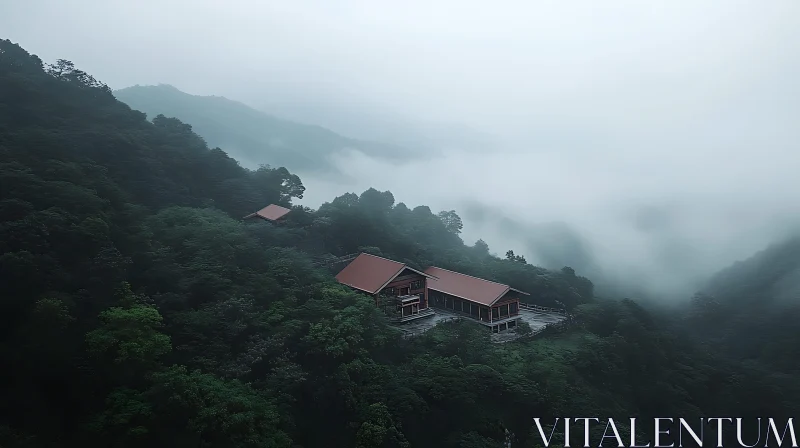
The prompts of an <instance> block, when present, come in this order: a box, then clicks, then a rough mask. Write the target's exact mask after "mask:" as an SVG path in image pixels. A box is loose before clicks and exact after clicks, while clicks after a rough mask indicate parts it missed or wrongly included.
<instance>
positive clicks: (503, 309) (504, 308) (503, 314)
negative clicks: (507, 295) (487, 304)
mask: <svg viewBox="0 0 800 448" xmlns="http://www.w3.org/2000/svg"><path fill="white" fill-rule="evenodd" d="M500 317H508V306H507V305H503V306H501V307H500Z"/></svg>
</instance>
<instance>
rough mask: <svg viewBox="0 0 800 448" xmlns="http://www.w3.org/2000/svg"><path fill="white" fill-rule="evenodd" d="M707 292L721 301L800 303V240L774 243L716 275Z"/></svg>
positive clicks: (799, 238) (710, 281)
mask: <svg viewBox="0 0 800 448" xmlns="http://www.w3.org/2000/svg"><path fill="white" fill-rule="evenodd" d="M703 289H704V292H705V293H706V294H710V295H713V296H715V297H717V298H718V299H721V300H726V301H734V302H742V303H748V302H751V303H759V304H762V305H763V304H765V303H766V302H773V301H786V302H796V303H798V304H800V237H798V238H793V239H790V240H787V241H784V242H781V243H779V244H774V245H772V246H770V247H768V248H766V249H764V250H762V251H761V252H758V253H757V254H755V255H753V256H752V257H750V258H748V259H747V260H744V261H739V262H736V263H734V264H733V265H732V266H730V267H728V268H725V269H723V270H722V271H720V272H718V273H717V274H715V275H714V276H713V277H712V278H711V279H710V280H709V282H708V284H707V285H706V287H705V288H703Z"/></svg>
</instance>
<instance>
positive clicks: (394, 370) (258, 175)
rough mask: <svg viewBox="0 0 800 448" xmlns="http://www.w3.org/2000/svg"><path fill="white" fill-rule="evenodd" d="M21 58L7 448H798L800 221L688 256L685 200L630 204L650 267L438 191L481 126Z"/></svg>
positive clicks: (6, 358)
mask: <svg viewBox="0 0 800 448" xmlns="http://www.w3.org/2000/svg"><path fill="white" fill-rule="evenodd" d="M28 50H33V48H29V49H25V48H22V47H21V46H20V45H18V44H16V43H14V42H12V41H11V40H0V320H2V325H0V359H2V360H3V363H2V365H3V368H2V369H0V397H2V400H0V447H3V448H7V447H8V448H13V447H61V446H104V447H105V446H107V447H153V446H158V447H160V446H164V447H276V448H278V447H284V448H293V447H294V448H301V447H306V448H311V447H357V448H416V447H421V448H425V447H430V448H434V447H436V448H440V447H453V448H455V447H458V448H490V447H491V448H494V447H506V448H509V447H511V446H513V447H514V448H517V447H531V448H533V447H567V446H570V445H569V441H570V440H571V441H572V442H571V443H572V446H583V445H584V444H583V442H582V441H583V440H584V437H585V440H587V441H589V440H592V441H602V440H605V444H606V446H618V443H617V442H618V441H619V444H620V445H619V446H627V445H626V444H627V443H628V440H630V441H634V440H635V443H641V444H642V445H641V446H647V445H645V444H646V443H647V441H656V442H655V445H652V444H651V445H649V446H654V447H655V446H687V447H690V446H715V447H716V446H745V445H743V444H742V442H741V440H743V439H742V432H743V433H744V440H746V441H748V443H750V441H752V440H755V439H756V437H755V434H756V432H758V434H759V444H758V446H762V445H761V443H762V441H765V442H763V443H764V444H765V445H764V446H797V445H796V442H792V441H794V440H795V435H794V432H793V431H794V430H793V429H792V432H791V436H790V435H789V432H786V431H784V432H782V433H780V431H783V429H784V427H786V428H789V427H791V428H793V426H792V425H793V424H792V423H791V422H792V419H793V418H796V417H797V415H796V414H797V410H798V403H800V377H799V376H798V375H799V374H800V326H798V324H797V323H798V321H800V232H798V230H800V228H797V227H792V226H789V225H787V226H785V227H781V229H780V230H779V231H778V230H776V231H775V232H774V233H771V234H770V236H773V237H774V238H772V241H770V242H765V241H764V242H763V243H764V244H761V243H762V240H761V239H758V238H755V237H754V238H753V239H751V240H749V241H750V243H749V244H750V245H749V246H747V245H741V246H737V247H736V248H735V250H731V251H727V252H725V251H721V252H720V253H719V254H716V255H715V256H714V257H711V258H704V259H703V260H698V257H700V256H701V255H700V254H702V253H703V252H704V251H705V249H704V248H703V247H702V246H698V245H693V244H691V242H689V240H688V239H685V238H683V236H682V235H683V234H679V232H678V231H677V230H674V229H677V228H680V225H683V224H682V223H679V224H675V226H674V227H673V228H668V227H669V226H668V224H669V222H677V221H678V219H677V218H674V217H675V216H677V215H680V214H681V213H680V211H681V210H684V209H682V208H680V207H678V206H675V208H673V209H670V210H672V212H670V211H669V210H668V211H665V210H666V209H665V208H659V207H656V206H652V207H649V206H646V205H641V206H640V205H636V206H635V207H632V210H634V211H633V212H630V213H631V216H633V217H632V218H630V219H628V218H626V219H628V221H626V222H629V223H631V222H632V223H634V224H632V225H634V226H636V228H637V229H639V230H640V231H641V232H642V234H646V235H656V236H654V237H653V239H652V240H647V244H650V243H651V242H652V241H657V242H658V247H657V250H654V251H653V252H652V253H654V254H658V257H655V256H654V257H653V258H658V260H654V259H646V258H642V257H643V256H644V255H643V254H645V252H641V251H638V252H637V251H636V250H633V249H631V250H628V247H629V246H626V244H629V245H630V247H633V245H634V243H635V241H634V239H633V237H630V239H624V238H627V236H624V235H625V234H627V233H629V231H628V229H624V230H622V231H619V232H618V233H617V234H618V235H623V236H620V239H619V240H612V239H611V237H610V236H609V237H608V238H609V239H608V240H605V239H604V238H605V236H607V235H610V233H602V232H600V231H598V232H596V233H592V229H591V227H592V225H594V224H592V223H595V221H591V222H590V224H587V225H585V226H584V227H580V226H579V225H576V226H573V225H572V224H570V221H569V220H568V218H569V217H565V218H564V219H563V220H558V219H552V220H551V219H549V217H548V219H545V218H542V219H539V220H534V221H531V220H527V219H525V218H524V217H523V215H522V214H521V213H516V212H517V211H518V210H514V209H513V208H512V207H509V206H508V204H507V202H504V201H506V200H507V198H504V196H507V195H508V194H509V192H508V191H503V190H501V189H498V188H495V187H494V184H491V185H490V184H489V183H484V182H489V181H488V180H487V181H484V180H483V179H482V177H481V176H480V175H478V173H475V172H476V171H479V169H480V168H481V167H480V166H470V167H468V169H467V168H465V171H463V172H462V173H466V172H468V171H471V172H473V174H474V176H472V177H471V178H470V179H468V181H467V180H465V178H466V177H467V176H466V174H465V175H464V176H459V175H456V174H453V173H458V172H459V171H453V172H450V173H449V174H448V172H446V171H445V170H444V169H443V168H442V167H443V166H444V165H445V164H447V163H450V162H449V161H450V160H452V159H450V158H446V157H444V156H443V154H454V153H453V151H454V150H453V149H452V147H450V148H446V149H442V148H445V147H446V146H447V145H451V146H452V145H457V144H458V142H459V141H460V140H457V139H455V138H454V137H452V132H456V133H458V132H464V139H469V140H471V141H472V142H473V143H475V142H480V145H484V144H486V145H488V144H491V143H490V142H491V139H490V138H488V137H486V139H485V140H484V139H482V137H480V136H479V133H478V131H475V133H474V134H471V133H470V131H467V130H463V129H461V128H448V131H444V130H443V129H442V128H440V129H437V130H431V129H428V131H427V133H420V134H419V135H414V136H412V135H409V136H407V137H408V138H406V139H400V138H398V139H396V140H395V141H389V140H388V139H387V140H386V141H381V139H380V136H379V135H378V134H375V135H374V136H373V137H375V138H370V137H364V136H357V137H351V136H347V135H344V132H342V133H340V132H339V131H338V130H337V131H334V130H330V129H328V128H325V127H322V126H320V125H317V124H307V123H301V122H300V121H294V120H289V119H285V118H279V116H280V115H278V112H279V111H274V112H275V114H273V113H272V112H273V111H270V113H266V112H262V111H260V110H258V109H256V108H253V107H250V106H247V105H245V104H243V103H240V102H236V101H232V100H229V99H226V98H224V97H221V96H195V95H190V94H188V93H185V92H183V91H181V90H179V89H178V88H177V87H173V86H171V85H167V84H161V85H155V86H140V85H137V86H133V87H127V88H122V89H119V90H112V89H111V88H110V87H109V86H108V85H106V84H105V83H103V82H102V81H101V80H99V79H96V78H95V77H94V76H93V74H90V73H88V72H87V71H84V70H83V69H81V68H79V67H78V65H77V64H74V63H73V62H70V61H68V60H64V59H57V60H54V62H47V61H43V59H42V58H40V57H39V56H36V55H34V54H32V53H29V52H28ZM64 57H68V55H64ZM452 129H455V131H453V130H452ZM480 135H482V134H480ZM412 137H413V138H412ZM423 142H427V143H423ZM426 144H427V145H428V146H426ZM475 144H476V145H477V143H475ZM437 148H438V149H437ZM439 149H441V150H439ZM465 151H466V150H465ZM469 151H476V150H475V149H474V148H472V149H469ZM353 154H356V155H355V156H354V155H353ZM455 154H456V155H458V154H460V153H457V152H456V153H455ZM359 157H360V158H362V159H359ZM448 157H450V156H448ZM459 157H460V156H459ZM475 157H476V158H475V159H472V160H484V161H486V160H490V159H491V160H494V161H496V160H498V159H500V160H506V163H508V164H509V167H508V170H509V172H512V173H515V172H516V171H515V170H516V169H520V167H517V168H515V167H513V166H511V165H514V163H513V160H516V159H513V158H511V156H505V155H503V154H499V153H498V154H493V155H492V154H490V155H484V156H479V155H477V156H475ZM477 157H486V158H484V159H480V158H477ZM367 159H368V160H367ZM337 160H338V161H337ZM343 160H344V162H342V161H343ZM358 160H367V161H365V162H363V163H360V162H359V163H356V162H357V161H358ZM537 160H538V159H537ZM542 160H544V159H542ZM446 161H447V162H446ZM492 163H494V162H492ZM477 165H480V164H477ZM485 165H486V166H488V165H489V162H486V164H485ZM518 165H523V164H522V163H519V164H518ZM370 167H372V168H375V169H372V168H370ZM381 167H391V168H392V170H394V169H396V170H397V173H400V172H402V173H408V174H409V175H408V176H406V175H403V176H400V175H397V178H398V181H397V184H398V190H383V191H382V189H381V188H373V185H362V184H363V183H365V182H373V181H377V180H379V179H380V178H382V177H390V176H395V175H396V173H395V172H394V171H389V170H383V171H382V169H383V168H381ZM403 167H405V168H403ZM425 167H427V169H429V170H430V171H425V170H424V169H425ZM378 168H380V169H378ZM500 168H502V169H505V167H503V166H502V165H501V166H500ZM487 169H488V168H487ZM401 170H407V171H401ZM362 173H363V175H362ZM393 173H394V174H393ZM426 176H430V177H437V178H445V179H444V180H442V179H438V180H436V182H441V183H445V182H449V183H450V184H451V185H458V184H459V183H460V182H464V186H463V187H457V188H456V189H459V188H460V189H463V190H465V191H472V190H470V189H475V190H480V194H483V195H484V196H480V197H478V196H476V197H478V199H475V200H466V199H464V200H461V199H453V200H452V201H449V200H448V199H447V197H446V195H447V191H444V190H443V189H442V188H438V187H437V186H440V185H441V184H437V183H434V181H431V182H430V183H428V184H426V183H425V182H426V180H425V177H426ZM487 177H488V176H487ZM510 177H511V176H510ZM402 184H408V185H412V186H414V187H415V188H416V190H410V189H409V190H403V188H405V187H403V186H402ZM353 185H362V186H363V188H361V189H360V190H359V191H356V192H353V191H351V190H350V187H351V186H353ZM426 188H427V189H428V190H430V192H428V191H427V190H426ZM507 188H508V189H509V190H513V189H514V188H515V187H514V186H511V185H509V186H508V187H507ZM587 189H590V188H587ZM421 190H426V191H425V193H424V194H423V193H414V196H413V197H412V194H411V193H410V192H412V191H414V192H419V191H421ZM406 192H408V195H407V196H406ZM535 193H536V194H533V193H532V194H531V195H530V196H531V197H536V199H533V200H532V201H533V202H532V203H533V204H535V202H536V200H540V201H542V203H543V204H544V203H545V202H546V201H551V202H557V201H558V198H555V199H554V197H555V196H558V192H548V193H546V194H545V193H544V192H535ZM428 196H430V200H431V202H427V201H418V200H417V199H416V198H427V197H428ZM310 197H313V198H316V199H314V200H310V199H309V198H310ZM454 197H461V196H454ZM492 197H494V198H496V200H492V199H491V198H492ZM412 200H413V201H416V202H417V203H411V201H412ZM601 205H602V206H603V207H598V208H604V207H605V205H604V204H601ZM535 207H536V206H535V205H530V204H518V209H523V208H534V209H535ZM552 210H558V209H557V208H553V209H552ZM675 210H677V212H676V211H675ZM628 212H629V210H627V209H626V210H624V211H620V212H619V213H620V215H623V214H625V213H628ZM673 212H674V213H673ZM614 213H617V211H614ZM670 213H672V214H670ZM625 216H628V215H625ZM673 218H674V219H673ZM671 219H672V221H670V220H671ZM587 222H589V221H587ZM609 222H611V221H609ZM720 222H722V221H720ZM716 224H718V223H716V222H715V225H716ZM720 225H721V224H720ZM596 226H597V227H598V228H599V227H601V226H605V228H609V227H610V226H613V224H601V223H600V221H599V220H598V221H596ZM665 229H666V230H665ZM481 231H486V232H487V233H491V237H489V236H487V237H486V239H485V240H484V239H483V237H482V236H481V235H480V232H481ZM723 231H724V230H723V229H721V230H720V232H723ZM710 233H713V232H710ZM604 235H605V236H604ZM648 238H649V237H648ZM709 238H711V237H709ZM759 238H760V237H759ZM756 243H757V244H758V245H759V246H760V247H759V248H758V249H757V250H752V251H750V253H748V254H747V255H746V256H744V257H741V258H735V257H734V256H733V254H734V253H737V254H738V253H741V252H742V251H743V250H744V249H745V248H746V249H747V250H748V251H749V250H750V247H751V246H753V245H756ZM653 244H656V243H653ZM643 245H644V243H643ZM648 247H649V246H648ZM647 253H648V254H649V253H650V252H647ZM623 255H625V256H627V257H628V258H627V259H626V260H624V261H620V260H622V258H623ZM614 256H616V257H617V258H614ZM637 257H638V258H637ZM723 259H724V260H723ZM737 260H738V261H737ZM715 263H718V264H715ZM664 271H669V272H668V273H664ZM567 416H572V417H567ZM601 416H602V417H601ZM716 416H724V417H716ZM594 417H597V419H595V420H596V421H597V422H599V423H597V424H592V425H591V426H590V425H589V424H588V420H587V419H590V418H594ZM667 417H669V418H673V419H674V422H672V427H673V428H675V431H673V433H671V434H666V433H663V432H662V431H661V430H660V429H659V423H658V422H659V420H658V419H664V418H667ZM728 417H730V418H733V419H734V420H733V421H736V424H735V425H733V424H732V425H731V426H730V427H731V428H733V429H731V430H729V431H722V430H720V431H719V432H718V433H717V430H716V429H708V431H709V432H708V434H707V435H706V437H705V438H701V437H700V436H699V435H698V434H697V433H696V432H695V431H696V430H697V428H699V427H700V426H691V427H689V424H691V425H694V423H693V422H698V421H699V422H701V423H702V422H704V421H706V420H711V419H714V418H717V419H720V418H723V419H724V418H728ZM565 418H566V419H569V418H575V419H577V420H586V421H587V424H586V426H585V432H584V427H583V426H581V425H579V424H577V423H576V424H575V425H573V427H572V430H571V431H573V433H572V436H570V435H569V431H570V429H569V424H568V422H564V421H563V420H561V421H562V422H564V423H558V422H559V421H560V420H559V419H565ZM634 419H635V420H636V421H638V424H636V425H634V426H632V425H631V423H630V422H632V421H634ZM735 419H739V420H735ZM759 419H762V420H763V421H762V420H759ZM768 419H769V420H768ZM601 420H602V421H601ZM609 421H612V422H614V423H615V425H613V426H614V428H613V434H614V436H613V437H611V436H609V434H611V432H609V431H610V430H609V427H610V426H609V424H608V422H609ZM654 421H655V422H656V424H655V425H653V424H652V422H654ZM767 421H769V424H767V423H766V422H767ZM787 421H788V422H789V423H787ZM551 422H556V423H557V424H556V425H552V423H551ZM675 422H679V423H675ZM680 422H683V423H680ZM685 422H689V423H685ZM559 425H561V426H559ZM680 425H684V426H680ZM719 425H720V427H721V426H722V422H721V421H720V422H719ZM770 425H771V426H770ZM664 427H666V426H661V428H664ZM681 428H688V429H686V430H687V431H689V432H687V433H683V438H682V439H681V440H680V441H679V440H677V439H676V438H675V437H676V434H678V431H679V430H681ZM693 428H694V429H693ZM762 430H763V431H764V432H763V433H762ZM779 430H780V431H779ZM565 431H566V433H565ZM779 433H780V434H779ZM619 434H622V436H620V435H619ZM686 434H689V436H687V435H686ZM690 436H691V437H690ZM764 436H766V438H764ZM570 437H572V439H570ZM609 437H611V438H609ZM623 439H624V440H623ZM701 439H702V440H701ZM781 440H783V441H782V442H781ZM718 442H719V443H718ZM595 443H596V442H592V444H591V446H596V445H595ZM631 443H633V442H631ZM670 443H674V445H670ZM792 443H794V444H792ZM600 446H602V445H600ZM750 446H755V445H750Z"/></svg>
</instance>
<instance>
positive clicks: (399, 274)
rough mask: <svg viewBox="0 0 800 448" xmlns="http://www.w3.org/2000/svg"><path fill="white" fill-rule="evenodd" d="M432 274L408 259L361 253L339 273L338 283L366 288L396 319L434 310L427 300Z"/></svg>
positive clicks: (414, 317) (405, 318)
mask: <svg viewBox="0 0 800 448" xmlns="http://www.w3.org/2000/svg"><path fill="white" fill-rule="evenodd" d="M430 278H431V276H430V275H428V274H425V273H424V272H421V271H418V270H416V269H413V268H411V267H409V266H407V265H406V264H405V263H400V262H398V261H394V260H389V259H387V258H383V257H378V256H376V255H371V254H367V253H362V254H360V255H359V256H358V257H356V258H355V259H354V260H353V261H352V262H350V264H348V265H347V266H346V267H345V268H344V269H342V270H341V272H339V274H337V275H336V280H337V281H338V282H339V283H342V284H344V285H347V286H350V287H351V288H354V289H357V290H359V291H362V292H365V293H367V294H369V295H371V296H372V297H374V299H375V305H376V306H378V307H379V308H381V309H383V311H384V312H385V313H386V314H387V315H388V316H390V318H392V319H393V320H395V321H398V322H405V321H408V320H413V319H416V318H420V317H425V316H429V315H432V314H433V310H431V309H430V307H429V301H428V283H427V282H428V280H429V279H430Z"/></svg>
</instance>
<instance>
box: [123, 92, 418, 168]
mask: <svg viewBox="0 0 800 448" xmlns="http://www.w3.org/2000/svg"><path fill="white" fill-rule="evenodd" d="M114 96H115V97H116V98H117V99H119V100H121V101H122V102H124V103H126V104H128V105H129V106H131V107H132V108H134V109H137V110H140V111H142V112H145V113H146V114H148V116H150V117H155V116H157V115H166V116H168V117H178V118H180V119H181V120H182V121H184V122H187V123H191V125H192V127H193V129H194V131H195V132H197V133H198V134H199V135H202V136H203V137H204V138H205V139H206V140H207V142H208V144H209V145H211V146H212V147H214V146H219V147H223V148H225V149H226V152H228V153H229V154H230V155H231V156H233V157H234V158H236V159H237V160H240V161H245V162H247V163H249V164H253V165H254V166H258V165H259V164H261V163H269V164H271V165H276V166H290V167H292V168H293V169H294V170H298V171H303V172H325V171H331V170H334V169H335V168H334V166H333V164H332V163H331V160H330V158H331V157H332V156H335V155H337V154H341V153H343V152H344V151H347V150H357V151H361V152H363V153H365V154H367V155H369V156H372V157H381V158H386V159H389V160H395V161H397V160H402V159H403V157H407V156H408V155H409V154H410V153H412V149H413V148H412V149H409V148H400V147H397V146H394V145H387V144H382V143H376V142H367V141H361V140H354V139H351V138H347V137H343V136H341V135H339V134H336V133H335V132H333V131H330V130H328V129H325V128H322V127H319V126H311V125H307V124H300V123H295V122H292V121H288V120H283V119H280V118H277V117H273V116H271V115H268V114H265V113H263V112H260V111H258V110H255V109H253V108H251V107H248V106H246V105H244V104H242V103H239V102H236V101H232V100H229V99H227V98H223V97H218V96H196V95H189V94H188V93H184V92H181V91H180V90H178V89H176V88H175V87H173V86H170V85H159V86H133V87H128V88H125V89H121V90H117V91H115V92H114ZM413 155H414V156H415V157H420V156H422V155H423V153H422V152H417V153H415V154H413Z"/></svg>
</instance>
